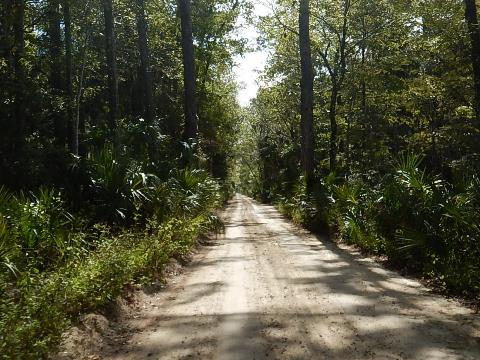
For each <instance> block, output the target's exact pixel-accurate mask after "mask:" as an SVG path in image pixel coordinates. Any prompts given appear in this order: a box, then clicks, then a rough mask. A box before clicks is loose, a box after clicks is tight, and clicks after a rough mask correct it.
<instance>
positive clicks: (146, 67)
mask: <svg viewBox="0 0 480 360" xmlns="http://www.w3.org/2000/svg"><path fill="white" fill-rule="evenodd" d="M136 1H137V29H138V47H139V51H140V73H141V74H140V75H141V78H142V80H143V82H142V87H143V93H144V96H145V99H144V102H145V109H144V112H145V114H144V116H145V120H146V121H147V122H148V123H149V124H150V125H151V124H152V123H153V117H154V109H153V93H152V76H151V72H150V49H149V48H148V34H147V19H146V16H145V1H144V0H136Z"/></svg>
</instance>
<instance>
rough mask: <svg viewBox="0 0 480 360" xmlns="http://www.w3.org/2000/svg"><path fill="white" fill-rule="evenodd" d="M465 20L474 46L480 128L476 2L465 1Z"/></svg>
mask: <svg viewBox="0 0 480 360" xmlns="http://www.w3.org/2000/svg"><path fill="white" fill-rule="evenodd" d="M465 19H466V21H467V25H468V32H469V35H470V42H471V46H472V49H471V51H472V66H473V82H474V90H475V98H474V99H475V100H474V107H475V112H476V121H475V125H476V126H477V128H480V26H479V23H478V10H477V4H476V1H475V0H465Z"/></svg>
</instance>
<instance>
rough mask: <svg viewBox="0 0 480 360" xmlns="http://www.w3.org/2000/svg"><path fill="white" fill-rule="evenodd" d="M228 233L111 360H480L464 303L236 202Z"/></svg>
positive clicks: (474, 321) (265, 210)
mask: <svg viewBox="0 0 480 360" xmlns="http://www.w3.org/2000/svg"><path fill="white" fill-rule="evenodd" d="M225 214H226V215H227V218H226V231H225V234H224V235H222V236H220V237H219V238H218V239H217V240H216V241H215V242H214V243H213V244H212V245H211V246H208V247H207V248H206V249H204V250H203V253H202V254H201V255H200V256H198V258H196V259H195V260H194V262H193V263H192V264H191V266H189V267H188V269H187V270H186V272H185V273H184V274H182V275H181V276H180V277H179V278H177V279H176V283H175V284H171V285H170V286H168V288H167V289H166V290H165V291H163V292H161V293H159V294H154V295H151V297H152V298H151V299H150V300H149V301H150V305H152V306H148V307H146V309H145V310H144V311H142V313H141V314H139V316H138V317H137V318H136V319H134V320H132V326H134V327H135V328H136V329H139V330H140V331H139V332H138V333H136V334H135V335H134V336H133V337H132V338H131V340H130V341H129V342H128V343H127V344H125V345H124V346H123V347H122V348H119V349H117V352H116V354H115V355H109V356H105V358H108V359H115V360H120V359H122V360H124V359H132V360H133V359H184V358H185V359H190V358H194V359H480V340H479V339H480V330H479V329H480V325H479V319H478V317H477V316H476V315H473V314H472V312H471V311H470V310H469V309H467V308H465V307H462V306H461V305H459V304H458V303H456V302H455V301H452V300H447V299H445V298H442V297H440V296H436V295H433V294H431V293H430V292H429V291H428V290H427V289H426V288H424V287H423V286H422V285H421V284H420V283H418V282H416V281H413V280H410V279H406V278H404V277H401V276H400V275H398V274H396V273H395V272H391V271H388V270H385V269H383V268H382V267H381V266H380V265H378V264H376V263H375V262H374V261H372V260H370V259H368V258H365V257H362V256H361V255H360V254H357V253H355V252H352V251H349V250H342V249H339V248H338V247H337V246H336V245H334V244H332V243H330V242H328V241H322V240H321V239H318V238H317V237H315V236H313V235H311V234H310V233H308V232H307V231H304V230H301V229H298V228H297V227H295V226H294V225H292V224H291V223H289V222H288V221H286V220H285V219H284V218H283V216H282V215H281V214H280V213H279V212H278V211H276V210H275V209H274V208H273V207H270V206H265V205H260V204H258V203H256V202H254V201H253V200H251V199H249V198H247V197H244V196H240V195H237V196H236V197H235V198H234V199H233V200H232V201H231V203H230V204H229V206H228V208H227V210H226V212H225Z"/></svg>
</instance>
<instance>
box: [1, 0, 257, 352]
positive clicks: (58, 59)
mask: <svg viewBox="0 0 480 360" xmlns="http://www.w3.org/2000/svg"><path fill="white" fill-rule="evenodd" d="M1 6H2V7H1V33H0V44H1V47H0V50H1V52H0V83H1V84H2V85H1V89H0V91H1V95H0V97H1V107H0V122H1V123H0V128H1V129H2V130H1V131H0V185H1V186H2V187H0V267H1V273H0V294H1V296H0V298H1V299H0V354H1V355H0V357H1V358H2V359H3V358H12V359H13V358H22V359H23V358H32V359H33V358H35V359H38V358H40V357H43V356H45V354H47V353H48V352H49V351H52V349H53V348H54V346H55V345H56V344H58V341H59V338H60V335H61V333H62V331H63V330H64V329H65V326H66V324H67V323H68V321H69V320H72V319H75V317H76V316H78V315H79V314H81V313H83V312H85V311H88V310H92V309H95V308H98V307H99V306H102V305H103V304H106V303H108V301H110V300H111V299H113V298H115V296H117V295H118V294H120V293H121V292H122V289H123V288H124V285H125V284H128V283H129V282H131V281H132V280H134V279H135V280H139V279H140V280H141V279H143V278H144V279H148V278H149V277H151V276H154V275H155V273H158V272H160V270H161V269H162V267H163V266H164V265H165V263H166V262H167V261H168V259H169V258H170V257H172V256H175V257H181V256H182V254H185V253H187V252H188V250H189V248H190V246H191V244H192V243H193V241H194V240H195V239H196V238H197V237H198V236H199V234H201V233H204V232H206V231H208V230H210V229H213V228H215V227H218V226H219V222H218V220H217V218H216V217H215V216H214V210H215V209H216V208H218V207H219V206H220V205H222V204H223V201H224V200H225V199H226V198H227V197H228V194H229V189H228V186H227V185H226V184H227V178H228V170H229V161H228V159H229V156H231V154H230V153H229V149H230V144H231V143H232V142H233V141H234V136H235V127H236V114H237V113H238V108H239V106H238V105H237V102H236V84H235V82H234V78H233V75H232V74H233V72H232V68H233V57H234V56H235V55H236V54H238V53H241V52H243V51H244V47H245V44H244V41H243V40H242V39H237V38H236V37H235V36H234V34H233V31H234V29H235V27H236V22H237V18H238V16H239V14H240V13H245V12H246V11H248V7H249V5H248V4H246V3H241V2H239V1H231V0H225V1H212V0H205V1H203V0H201V1H195V2H194V3H193V4H191V3H190V1H187V0H181V1H178V3H177V2H176V1H174V0H173V1H149V0H136V1H123V0H120V1H116V0H115V1H112V0H101V1H100V0H86V1H75V0H65V1H64V0H52V1H50V0H48V1H43V0H42V1H23V0H22V1H18V0H12V1H10V0H6V1H2V3H1ZM145 281H148V280H145Z"/></svg>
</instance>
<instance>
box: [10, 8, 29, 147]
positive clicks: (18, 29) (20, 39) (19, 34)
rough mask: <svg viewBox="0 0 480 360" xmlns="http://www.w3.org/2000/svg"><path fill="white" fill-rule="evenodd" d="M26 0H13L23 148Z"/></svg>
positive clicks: (17, 117) (17, 110) (17, 118)
mask: <svg viewBox="0 0 480 360" xmlns="http://www.w3.org/2000/svg"><path fill="white" fill-rule="evenodd" d="M24 26H25V1H24V0H14V1H13V34H14V35H13V37H14V47H13V70H14V83H15V96H14V98H15V106H14V109H15V111H14V114H15V144H16V147H18V148H21V147H22V146H23V144H24V142H25V119H26V111H25V108H26V104H25V67H24V66H23V62H22V60H23V57H24V55H25V29H24Z"/></svg>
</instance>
